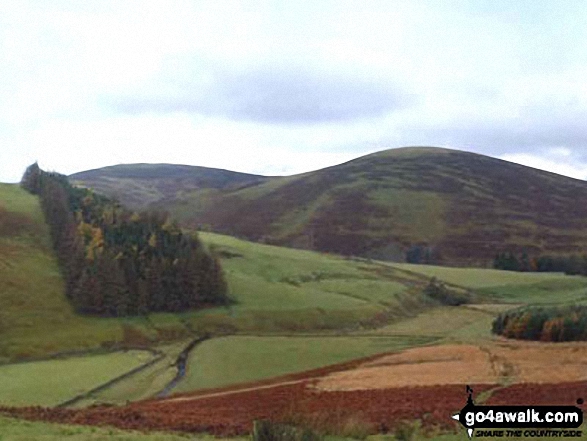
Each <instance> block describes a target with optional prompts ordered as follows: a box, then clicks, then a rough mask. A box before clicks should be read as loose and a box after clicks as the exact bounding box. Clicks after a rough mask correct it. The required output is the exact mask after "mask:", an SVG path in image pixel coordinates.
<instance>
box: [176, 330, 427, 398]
mask: <svg viewBox="0 0 587 441" xmlns="http://www.w3.org/2000/svg"><path fill="white" fill-rule="evenodd" d="M432 341H433V339H432V338H426V337H417V336H415V337H405V336H404V337H385V336H371V337H252V336H242V337H241V336H234V337H225V338H217V339H214V340H209V341H206V342H204V343H203V344H202V345H200V346H198V347H197V348H196V349H195V350H194V351H192V353H191V354H190V358H189V363H188V366H189V368H188V371H187V374H186V377H185V378H184V379H183V380H182V381H181V382H180V383H179V384H178V386H177V388H176V389H174V392H186V391H191V390H195V389H202V388H212V387H220V386H227V385H230V384H237V383H244V382H249V381H254V380H260V379H263V378H270V377H276V376H280V375H285V374H290V373H294V372H301V371H305V370H310V369H315V368H319V367H323V366H327V365H331V364H336V363H341V362H344V361H348V360H352V359H354V358H360V357H366V356H369V355H373V354H377V353H383V352H393V351H399V350H402V349H405V348H407V347H412V346H416V345H422V344H425V343H430V342H432Z"/></svg>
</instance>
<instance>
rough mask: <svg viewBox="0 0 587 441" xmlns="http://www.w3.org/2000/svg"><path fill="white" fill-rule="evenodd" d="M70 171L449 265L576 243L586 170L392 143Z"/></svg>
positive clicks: (97, 183) (365, 248)
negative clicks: (317, 162)
mask: <svg viewBox="0 0 587 441" xmlns="http://www.w3.org/2000/svg"><path fill="white" fill-rule="evenodd" d="M161 167H163V168H161ZM158 168H160V169H158ZM161 170H164V173H163V172H162V171H161ZM188 170H189V172H188ZM186 175H189V177H186ZM221 177H222V179H221ZM72 179H74V180H77V181H79V182H81V183H83V184H84V185H87V186H90V187H93V188H95V189H96V190H97V191H99V192H103V193H106V194H109V195H114V196H118V197H120V198H121V199H122V200H123V201H129V200H132V201H134V202H135V206H140V207H142V208H145V207H147V206H151V207H157V208H160V209H165V210H169V211H170V212H171V213H173V214H174V215H175V216H176V217H177V218H178V219H179V220H180V221H182V222H183V223H184V224H186V225H190V226H199V227H202V228H205V229H210V230H213V231H217V232H222V233H227V234H231V235H235V236H240V237H245V238H248V239H252V240H256V241H261V242H267V243H274V244H279V245H286V246H291V247H299V248H308V249H316V250H321V251H328V252H335V253H341V254H351V255H358V256H367V257H375V258H382V259H389V260H405V259H406V257H408V258H409V260H412V261H420V262H426V261H429V262H436V263H442V264H451V265H457V264H458V265H488V264H490V263H491V261H492V259H493V258H494V256H495V254H496V253H497V252H500V251H508V250H511V251H514V252H520V253H521V252H523V251H526V252H528V254H530V255H531V256H532V255H537V254H540V253H552V254H569V253H583V252H587V182H584V181H580V180H576V179H572V178H568V177H564V176H560V175H557V174H553V173H549V172H545V171H541V170H536V169H533V168H530V167H525V166H522V165H518V164H514V163H510V162H507V161H503V160H499V159H495V158H490V157H487V156H483V155H478V154H474V153H468V152H462V151H456V150H448V149H440V148H431V147H410V148H401V149H392V150H386V151H383V152H379V153H375V154H371V155H367V156H363V157H361V158H358V159H355V160H353V161H349V162H347V163H344V164H341V165H337V166H333V167H328V168H324V169H321V170H318V171H314V172H309V173H304V174H300V175H295V176H289V177H272V178H269V177H262V176H255V175H245V174H240V173H233V172H228V171H225V170H215V169H207V168H202V167H186V166H163V165H158V166H146V165H129V166H116V167H107V168H104V169H98V170H93V171H91V172H83V173H78V174H76V175H73V176H72Z"/></svg>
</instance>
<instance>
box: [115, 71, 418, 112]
mask: <svg viewBox="0 0 587 441" xmlns="http://www.w3.org/2000/svg"><path fill="white" fill-rule="evenodd" d="M347 69H348V68H347ZM176 75H177V74H176ZM186 76H187V75H185V74H184V75H183V77H180V78H179V79H178V78H177V77H176V78H166V79H161V80H160V81H161V83H162V84H165V83H172V84H174V87H172V88H171V89H167V90H165V89H163V91H164V92H163V93H161V92H157V93H156V94H155V96H153V93H152V92H150V91H152V90H161V88H157V87H156V85H155V84H152V85H149V86H148V90H147V91H145V92H144V96H141V92H138V93H137V94H136V95H134V96H132V95H131V96H126V97H120V98H114V99H112V98H110V99H107V101H111V103H112V104H113V105H114V106H115V108H116V109H117V110H118V111H122V112H124V113H130V114H140V113H160V114H167V113H173V112H188V113H194V114H199V115H206V116H213V117H226V118H229V119H234V120H237V121H256V122H261V123H269V124H273V123H277V124H308V123H321V122H327V123H328V122H333V121H340V122H345V121H352V120H355V119H360V118H372V117H378V116H381V115H384V114H387V113H391V112H394V111H397V110H401V109H403V108H405V107H407V106H410V105H412V104H414V97H413V96H411V95H409V94H407V93H406V92H404V91H402V90H401V89H400V88H399V87H397V86H396V85H394V84H391V82H390V81H388V80H387V81H385V80H382V79H380V78H377V77H373V76H371V77H369V76H360V75H357V74H355V73H353V72H338V73H332V72H328V71H325V70H320V69H314V70H310V69H308V68H304V67H300V66H296V65H293V66H262V67H256V68H253V69H252V70H247V71H238V70H237V71H233V70H221V69H215V70H211V71H210V70H208V71H207V72H206V71H204V72H199V73H196V72H194V75H193V76H189V77H188V78H186ZM206 77H207V78H208V80H207V81H206V80H203V78H206ZM165 92H167V93H166V94H165Z"/></svg>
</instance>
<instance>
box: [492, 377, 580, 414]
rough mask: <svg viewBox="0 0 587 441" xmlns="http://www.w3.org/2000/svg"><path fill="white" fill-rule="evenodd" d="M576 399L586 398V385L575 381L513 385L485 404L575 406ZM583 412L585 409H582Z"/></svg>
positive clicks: (497, 392)
mask: <svg viewBox="0 0 587 441" xmlns="http://www.w3.org/2000/svg"><path fill="white" fill-rule="evenodd" d="M578 398H583V399H586V398H587V383H586V382H584V381H575V382H569V383H551V384H532V383H526V384H515V385H513V386H510V387H507V388H505V389H500V390H498V391H496V392H495V393H493V394H492V395H491V397H490V398H489V400H488V401H487V404H492V405H502V404H503V405H505V404H508V405H526V404H533V405H553V406H556V405H561V406H573V405H576V403H577V399H578ZM584 410H585V409H584Z"/></svg>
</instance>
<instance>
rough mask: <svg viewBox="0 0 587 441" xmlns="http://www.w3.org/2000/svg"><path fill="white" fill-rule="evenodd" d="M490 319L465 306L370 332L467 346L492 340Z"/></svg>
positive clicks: (431, 312) (436, 310)
mask: <svg viewBox="0 0 587 441" xmlns="http://www.w3.org/2000/svg"><path fill="white" fill-rule="evenodd" d="M493 317H494V314H491V313H488V312H484V311H479V310H476V309H472V308H469V307H468V306H456V307H455V306H442V307H439V308H434V309H430V310H427V311H424V312H422V313H421V314H418V315H417V316H416V317H413V318H409V319H406V320H402V321H399V322H397V323H393V324H391V325H388V326H384V327H381V328H378V329H376V330H374V331H371V332H372V333H374V334H379V335H399V336H401V335H412V336H433V337H438V338H443V339H444V341H447V340H449V341H454V340H459V341H467V342H471V341H478V340H483V339H489V338H492V334H491V322H492V320H493Z"/></svg>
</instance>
